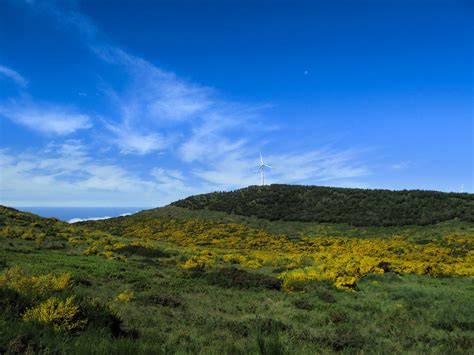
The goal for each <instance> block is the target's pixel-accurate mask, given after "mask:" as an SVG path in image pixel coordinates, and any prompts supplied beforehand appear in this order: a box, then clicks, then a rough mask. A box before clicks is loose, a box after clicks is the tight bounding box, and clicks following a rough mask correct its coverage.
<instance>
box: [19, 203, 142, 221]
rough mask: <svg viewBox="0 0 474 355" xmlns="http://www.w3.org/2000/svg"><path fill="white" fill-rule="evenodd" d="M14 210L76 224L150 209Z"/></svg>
mask: <svg viewBox="0 0 474 355" xmlns="http://www.w3.org/2000/svg"><path fill="white" fill-rule="evenodd" d="M14 208H16V209H18V210H20V211H24V212H31V213H34V214H37V215H39V216H41V217H54V218H57V219H60V220H62V221H64V222H69V223H75V222H80V221H90V220H99V219H107V218H112V217H119V216H126V215H130V214H133V213H136V212H138V211H141V210H144V209H147V208H149V207H23V206H15V207H14Z"/></svg>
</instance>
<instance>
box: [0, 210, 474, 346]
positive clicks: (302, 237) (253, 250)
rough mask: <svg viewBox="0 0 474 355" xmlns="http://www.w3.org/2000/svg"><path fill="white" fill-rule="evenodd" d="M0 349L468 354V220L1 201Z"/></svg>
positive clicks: (472, 287) (473, 305)
mask: <svg viewBox="0 0 474 355" xmlns="http://www.w3.org/2000/svg"><path fill="white" fill-rule="evenodd" d="M0 212H1V213H0V292H1V295H0V308H1V309H2V313H1V315H0V353H12V354H13V353H28V352H29V353H45V354H56V353H57V354H86V353H87V354H88V353H90V354H104V353H114V354H131V353H133V354H150V353H156V354H161V353H163V354H165V353H178V354H180V353H181V354H188V353H195V354H248V353H250V354H314V353H329V354H330V353H351V354H352V353H388V352H392V353H397V354H402V353H403V354H405V353H435V354H467V353H471V352H472V351H473V350H474V319H473V317H472V314H474V302H472V300H473V297H474V283H473V279H472V276H474V274H473V268H474V262H473V244H474V224H473V223H471V222H466V221H459V220H451V221H446V222H441V223H439V224H435V225H428V226H403V227H394V226H392V227H352V226H349V225H344V224H337V225H336V224H325V223H323V224H319V223H315V222H294V221H293V222H291V221H289V222H285V221H273V222H270V221H268V220H265V219H258V218H255V217H242V216H238V215H230V214H225V213H224V212H215V211H207V210H189V209H185V208H179V207H166V208H161V209H155V210H149V211H144V212H141V213H138V214H136V215H133V216H128V217H120V218H115V219H109V220H102V221H95V222H85V223H79V224H74V225H69V224H67V223H63V222H60V221H57V220H54V219H44V218H39V217H36V216H34V215H31V214H27V213H21V212H18V211H15V210H13V209H8V208H2V209H1V211H0Z"/></svg>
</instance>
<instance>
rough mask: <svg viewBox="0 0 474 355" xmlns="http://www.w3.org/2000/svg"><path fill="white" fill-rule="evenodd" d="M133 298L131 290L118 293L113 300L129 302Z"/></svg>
mask: <svg viewBox="0 0 474 355" xmlns="http://www.w3.org/2000/svg"><path fill="white" fill-rule="evenodd" d="M132 299H133V292H128V291H127V292H122V293H119V294H118V295H117V296H116V297H115V300H116V301H118V302H130V301H131V300H132Z"/></svg>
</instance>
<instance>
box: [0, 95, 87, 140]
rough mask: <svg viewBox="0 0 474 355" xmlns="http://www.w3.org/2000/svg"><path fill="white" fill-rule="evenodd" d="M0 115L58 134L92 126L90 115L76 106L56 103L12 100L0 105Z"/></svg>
mask: <svg viewBox="0 0 474 355" xmlns="http://www.w3.org/2000/svg"><path fill="white" fill-rule="evenodd" d="M0 115H2V116H4V117H6V118H8V119H10V120H12V121H14V122H16V123H18V124H21V125H23V126H26V127H28V128H30V129H33V130H36V131H39V132H43V133H52V134H57V135H67V134H71V133H73V132H75V131H77V130H80V129H88V128H91V127H92V123H91V119H90V117H89V116H88V115H85V114H82V113H80V112H79V111H78V110H76V109H74V108H71V107H68V106H61V105H56V104H39V103H33V102H30V101H25V100H20V101H13V100H12V101H9V102H7V103H4V104H1V105H0Z"/></svg>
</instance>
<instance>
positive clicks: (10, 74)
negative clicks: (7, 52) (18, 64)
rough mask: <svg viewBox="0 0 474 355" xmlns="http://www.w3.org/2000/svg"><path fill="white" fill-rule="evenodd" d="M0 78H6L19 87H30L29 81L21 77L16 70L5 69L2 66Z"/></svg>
mask: <svg viewBox="0 0 474 355" xmlns="http://www.w3.org/2000/svg"><path fill="white" fill-rule="evenodd" d="M0 76H3V77H6V78H8V79H10V80H12V81H13V82H15V84H17V85H18V86H20V87H22V88H25V87H27V86H28V80H26V79H25V78H24V77H23V76H21V74H20V73H18V72H16V71H15V70H13V69H11V68H8V67H5V66H3V65H0Z"/></svg>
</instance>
